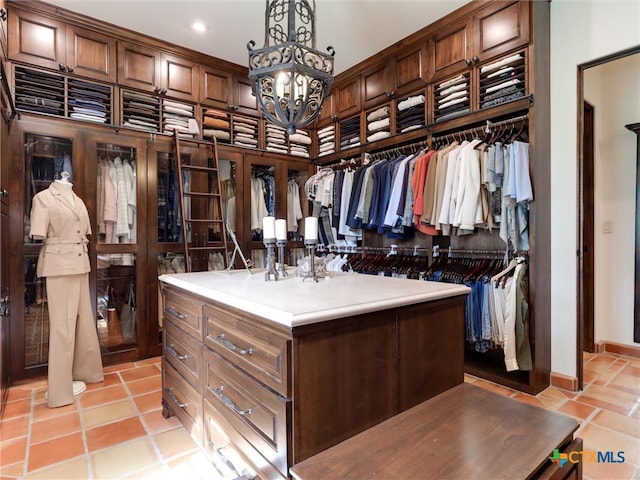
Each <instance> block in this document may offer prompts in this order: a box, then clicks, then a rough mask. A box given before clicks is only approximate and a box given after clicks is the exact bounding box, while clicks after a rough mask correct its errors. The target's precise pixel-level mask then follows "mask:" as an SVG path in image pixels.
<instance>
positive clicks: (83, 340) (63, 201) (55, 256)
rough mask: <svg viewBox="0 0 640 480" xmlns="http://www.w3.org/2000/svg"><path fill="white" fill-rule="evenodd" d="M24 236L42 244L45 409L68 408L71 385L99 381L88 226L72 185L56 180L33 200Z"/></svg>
mask: <svg viewBox="0 0 640 480" xmlns="http://www.w3.org/2000/svg"><path fill="white" fill-rule="evenodd" d="M29 234H30V235H31V236H32V237H33V238H36V239H44V245H43V246H42V249H41V250H40V255H39V257H38V269H37V273H38V276H39V277H46V283H47V298H48V302H47V303H48V310H49V373H48V406H49V407H50V408H53V407H61V406H64V405H69V404H71V403H73V380H81V381H83V382H85V383H96V382H101V381H103V379H104V376H103V370H102V358H101V355H100V344H99V343H98V335H97V331H96V323H95V318H94V315H93V308H92V305H91V296H90V292H89V271H90V269H91V266H90V263H89V255H88V251H87V244H88V239H87V235H90V234H91V225H90V222H89V214H88V212H87V208H86V206H85V204H84V203H83V202H82V200H81V199H80V197H78V196H77V195H76V194H75V193H74V192H73V190H72V185H71V183H68V182H60V181H57V180H56V181H54V182H53V183H52V184H51V185H50V186H49V188H48V189H46V190H43V191H41V192H39V193H38V194H37V195H36V196H35V197H34V198H33V204H32V208H31V228H30V232H29Z"/></svg>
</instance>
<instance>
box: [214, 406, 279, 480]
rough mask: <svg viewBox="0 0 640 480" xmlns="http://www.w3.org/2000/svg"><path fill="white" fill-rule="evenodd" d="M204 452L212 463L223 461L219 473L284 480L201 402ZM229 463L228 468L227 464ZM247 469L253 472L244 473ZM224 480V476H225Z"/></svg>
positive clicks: (244, 440)
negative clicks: (231, 471) (202, 407)
mask: <svg viewBox="0 0 640 480" xmlns="http://www.w3.org/2000/svg"><path fill="white" fill-rule="evenodd" d="M203 446H204V449H205V451H206V452H207V454H208V455H209V457H210V458H211V459H212V460H213V461H214V462H215V463H218V462H222V464H223V465H224V466H223V467H222V468H220V467H219V468H220V469H221V470H223V471H224V469H225V467H226V468H233V469H235V472H233V474H235V476H236V477H237V478H254V477H255V476H256V475H255V472H258V474H259V477H260V478H269V479H286V478H289V477H287V476H283V475H282V473H281V472H280V471H279V470H277V469H276V468H275V467H274V466H273V465H271V463H269V462H268V461H267V460H266V459H265V458H264V457H263V456H262V455H261V454H260V452H258V451H257V450H256V449H255V448H253V445H251V444H250V443H249V442H248V441H247V440H246V439H245V438H244V437H243V436H242V435H241V434H240V432H238V431H237V430H235V429H234V428H233V426H232V425H231V424H229V422H227V420H225V418H224V416H223V415H222V414H221V413H220V411H219V410H217V409H216V408H215V407H214V406H213V405H211V403H209V401H208V400H206V399H205V401H204V445H203ZM229 464H231V465H229ZM247 468H248V469H251V470H253V472H247ZM225 478H226V477H225Z"/></svg>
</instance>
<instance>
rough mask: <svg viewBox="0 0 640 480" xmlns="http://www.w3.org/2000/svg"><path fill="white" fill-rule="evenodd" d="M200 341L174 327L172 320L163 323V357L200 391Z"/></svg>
mask: <svg viewBox="0 0 640 480" xmlns="http://www.w3.org/2000/svg"><path fill="white" fill-rule="evenodd" d="M200 345H201V344H200V342H198V341H197V340H196V339H195V338H193V337H190V336H189V335H187V334H186V333H185V332H183V331H182V330H180V329H179V328H178V327H176V326H175V325H174V324H173V323H172V322H165V324H164V358H165V359H166V361H168V362H169V363H170V364H171V365H172V366H173V367H174V368H175V369H176V370H177V371H178V372H180V374H181V375H182V376H183V377H184V378H185V380H186V381H187V383H189V384H190V385H191V386H192V387H194V388H195V389H196V390H197V391H198V393H202V376H201V375H200V371H201V367H202V359H201V358H200V356H201V353H202V348H201V347H200Z"/></svg>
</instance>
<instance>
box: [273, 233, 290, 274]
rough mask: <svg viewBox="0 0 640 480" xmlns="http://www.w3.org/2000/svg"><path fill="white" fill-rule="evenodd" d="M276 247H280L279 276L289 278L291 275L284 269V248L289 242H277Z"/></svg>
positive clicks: (283, 240)
mask: <svg viewBox="0 0 640 480" xmlns="http://www.w3.org/2000/svg"><path fill="white" fill-rule="evenodd" d="M276 245H277V246H278V274H279V275H280V276H281V277H287V276H288V275H289V274H288V273H287V271H286V270H285V268H284V247H286V246H287V241H286V240H285V239H281V240H276Z"/></svg>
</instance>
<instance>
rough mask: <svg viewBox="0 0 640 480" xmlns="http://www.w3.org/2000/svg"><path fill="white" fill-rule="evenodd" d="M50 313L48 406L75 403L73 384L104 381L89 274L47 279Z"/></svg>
mask: <svg viewBox="0 0 640 480" xmlns="http://www.w3.org/2000/svg"><path fill="white" fill-rule="evenodd" d="M46 279H47V304H48V309H49V373H48V406H49V408H54V407H62V406H64V405H70V404H72V403H73V381H74V380H81V381H83V382H85V383H97V382H102V381H103V380H104V373H103V370H102V357H101V355H100V344H99V342H98V333H97V330H96V323H95V319H94V315H93V308H92V306H91V295H90V292H89V274H88V273H82V274H79V275H59V276H52V277H46Z"/></svg>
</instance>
